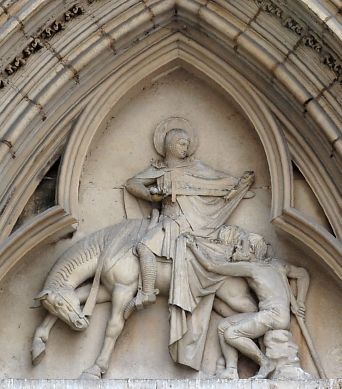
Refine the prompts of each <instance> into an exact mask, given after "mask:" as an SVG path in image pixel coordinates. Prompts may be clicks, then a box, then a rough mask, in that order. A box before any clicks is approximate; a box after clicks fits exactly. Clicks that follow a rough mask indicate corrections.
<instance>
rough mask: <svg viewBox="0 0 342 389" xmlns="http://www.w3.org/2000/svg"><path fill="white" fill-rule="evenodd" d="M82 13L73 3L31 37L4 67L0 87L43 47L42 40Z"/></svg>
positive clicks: (49, 37)
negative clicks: (57, 17)
mask: <svg viewBox="0 0 342 389" xmlns="http://www.w3.org/2000/svg"><path fill="white" fill-rule="evenodd" d="M83 13H84V9H83V7H81V6H80V5H79V4H74V5H73V6H72V7H71V8H70V9H69V10H68V11H66V12H65V13H64V14H63V15H62V16H61V17H60V18H59V19H56V20H54V21H53V23H51V24H50V25H49V26H48V27H45V28H44V29H43V30H42V31H41V33H40V34H38V35H37V36H34V37H32V38H31V40H30V43H29V44H28V45H27V46H26V47H25V48H24V49H23V50H22V52H21V54H19V55H17V56H16V57H15V58H14V59H13V60H12V61H11V62H10V63H9V64H8V65H7V66H6V67H5V69H4V72H3V73H2V74H1V76H2V79H0V89H2V88H4V87H5V85H6V84H5V82H4V78H6V77H8V76H11V75H13V74H14V73H16V72H17V71H18V70H19V69H20V68H21V67H23V66H24V65H25V64H26V61H27V58H28V57H30V56H31V55H32V54H34V53H36V52H37V51H39V50H40V49H42V48H43V47H44V44H43V42H44V41H48V40H50V39H51V38H52V37H54V36H55V35H56V34H57V33H58V32H60V31H62V30H64V29H65V25H66V23H68V22H70V21H71V20H72V19H74V18H76V17H77V16H79V15H82V14H83Z"/></svg>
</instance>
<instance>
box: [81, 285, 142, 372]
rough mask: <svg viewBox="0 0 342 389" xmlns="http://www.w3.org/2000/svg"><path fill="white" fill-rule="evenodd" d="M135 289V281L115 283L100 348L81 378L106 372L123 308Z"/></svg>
mask: <svg viewBox="0 0 342 389" xmlns="http://www.w3.org/2000/svg"><path fill="white" fill-rule="evenodd" d="M136 291H137V287H136V283H134V284H131V285H129V286H128V285H122V284H116V285H115V286H114V289H113V293H112V313H111V317H110V319H109V320H108V323H107V328H106V333H105V338H104V342H103V346H102V349H101V351H100V354H99V356H98V357H97V359H96V361H95V364H94V365H93V366H92V367H91V368H89V369H87V370H85V371H84V372H83V373H82V374H81V377H80V378H81V379H99V378H101V376H102V375H104V374H105V373H106V371H107V370H108V366H109V360H110V357H111V355H112V352H113V349H114V346H115V342H116V340H117V339H118V337H119V335H120V334H121V332H122V330H123V327H124V324H125V319H124V310H125V307H126V305H127V304H128V303H129V301H131V299H132V298H133V296H134V295H135V293H136Z"/></svg>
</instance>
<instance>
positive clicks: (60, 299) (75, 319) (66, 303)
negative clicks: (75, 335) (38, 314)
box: [35, 289, 89, 331]
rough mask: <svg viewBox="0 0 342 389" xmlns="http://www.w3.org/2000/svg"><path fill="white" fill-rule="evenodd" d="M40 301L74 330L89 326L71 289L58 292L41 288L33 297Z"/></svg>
mask: <svg viewBox="0 0 342 389" xmlns="http://www.w3.org/2000/svg"><path fill="white" fill-rule="evenodd" d="M35 300H38V301H40V302H41V303H42V305H43V306H44V308H45V309H47V310H48V311H49V312H50V313H52V314H53V315H55V316H57V317H58V318H59V319H61V320H63V321H64V322H65V323H66V324H68V326H69V327H71V328H72V329H73V330H75V331H84V330H85V329H87V328H88V326H89V320H88V319H87V318H86V317H85V316H84V314H83V313H82V310H81V307H80V301H79V299H78V297H77V295H76V293H75V292H74V291H73V290H60V291H58V292H56V291H51V290H47V289H45V290H43V291H41V292H40V293H39V294H38V296H37V297H36V298H35Z"/></svg>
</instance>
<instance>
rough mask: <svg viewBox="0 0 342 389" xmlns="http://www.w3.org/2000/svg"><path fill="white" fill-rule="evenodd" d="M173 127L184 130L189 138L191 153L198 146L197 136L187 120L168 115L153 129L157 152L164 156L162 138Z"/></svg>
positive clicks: (163, 138)
mask: <svg viewBox="0 0 342 389" xmlns="http://www.w3.org/2000/svg"><path fill="white" fill-rule="evenodd" d="M173 128H181V129H182V130H185V131H186V132H187V133H188V135H189V138H190V145H189V153H188V154H189V156H190V155H192V154H193V153H194V152H195V151H196V149H197V147H198V137H197V134H196V132H195V131H194V129H193V128H192V127H191V125H190V123H189V121H188V120H186V119H184V118H181V117H170V118H168V119H165V120H163V121H162V122H160V123H159V124H158V126H157V127H156V129H155V131H154V137H153V143H154V147H155V149H156V150H157V152H158V154H160V155H162V156H163V157H165V149H164V140H165V136H166V134H167V133H168V132H169V131H170V130H172V129H173Z"/></svg>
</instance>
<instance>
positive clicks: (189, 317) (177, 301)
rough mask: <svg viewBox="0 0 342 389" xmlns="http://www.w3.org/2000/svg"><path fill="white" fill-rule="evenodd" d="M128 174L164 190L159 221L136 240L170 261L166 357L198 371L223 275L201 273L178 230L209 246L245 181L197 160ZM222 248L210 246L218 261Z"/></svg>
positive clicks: (241, 194) (243, 193)
mask: <svg viewBox="0 0 342 389" xmlns="http://www.w3.org/2000/svg"><path fill="white" fill-rule="evenodd" d="M134 178H137V179H142V180H144V179H149V180H151V179H155V183H156V184H157V185H158V187H160V188H163V190H164V192H166V193H168V194H169V196H167V197H166V198H165V199H164V200H163V202H162V209H161V212H160V217H159V222H158V223H157V224H156V225H155V226H154V227H153V228H151V229H150V230H149V231H147V233H146V234H145V236H144V237H143V239H142V242H143V243H145V244H146V245H147V246H148V247H149V248H150V249H151V250H152V251H153V252H154V253H155V254H156V255H157V256H162V257H166V258H168V259H171V260H172V277H171V285H170V293H169V306H170V340H169V351H170V354H171V357H172V358H173V360H174V361H175V362H177V363H181V364H184V365H187V366H190V367H192V368H193V369H196V370H200V366H201V361H202V356H203V351H204V346H205V340H206V336H207V331H208V326H209V320H210V313H211V310H212V304H213V301H214V297H215V292H216V291H217V289H218V288H219V287H220V285H221V284H222V282H223V281H224V277H222V276H219V275H215V274H213V273H209V272H207V271H206V270H205V269H204V268H203V267H202V266H201V265H200V264H199V263H198V262H197V261H196V259H195V258H194V256H193V255H191V253H190V251H189V250H187V248H186V240H185V238H184V235H183V234H184V233H191V234H193V235H195V236H197V237H202V244H206V245H209V246H210V239H209V238H210V237H214V238H215V233H216V232H217V230H218V229H219V227H221V226H222V225H223V224H224V223H225V222H226V221H227V219H228V218H229V216H230V215H231V214H232V212H233V211H234V209H235V208H236V207H237V205H238V204H239V203H240V201H241V200H242V199H243V198H244V197H245V196H246V195H247V192H248V189H249V186H250V184H251V183H249V184H245V185H243V184H242V185H239V180H238V179H237V178H236V177H233V176H231V175H229V174H227V173H224V172H221V171H218V170H215V169H213V168H211V167H210V166H207V165H205V164H204V163H203V162H201V161H198V160H194V161H185V162H182V163H180V164H179V165H177V166H176V167H172V168H169V167H167V166H166V165H165V164H164V163H158V164H156V163H155V164H152V165H151V166H150V167H149V168H147V169H146V170H144V171H143V172H141V173H139V174H138V175H136V176H135V177H134ZM249 193H250V192H249ZM228 194H229V200H226V199H225V198H224V197H225V196H227V195H228ZM247 197H248V195H247ZM219 251H220V250H219ZM223 251H224V250H223ZM223 251H222V252H221V253H220V252H217V245H216V248H215V250H213V251H212V254H213V255H216V256H217V255H218V256H219V257H220V258H221V259H222V260H224V253H223ZM220 258H218V259H220Z"/></svg>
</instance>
